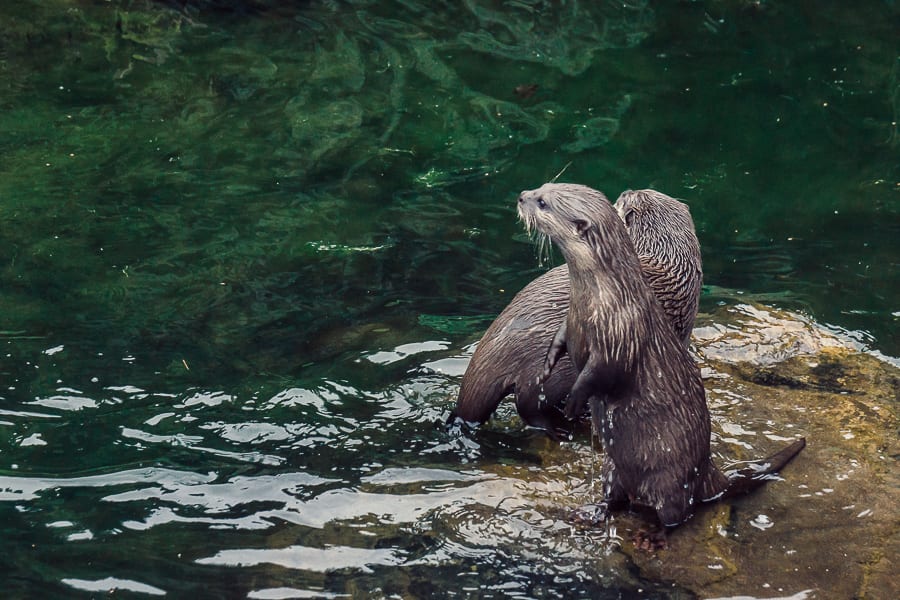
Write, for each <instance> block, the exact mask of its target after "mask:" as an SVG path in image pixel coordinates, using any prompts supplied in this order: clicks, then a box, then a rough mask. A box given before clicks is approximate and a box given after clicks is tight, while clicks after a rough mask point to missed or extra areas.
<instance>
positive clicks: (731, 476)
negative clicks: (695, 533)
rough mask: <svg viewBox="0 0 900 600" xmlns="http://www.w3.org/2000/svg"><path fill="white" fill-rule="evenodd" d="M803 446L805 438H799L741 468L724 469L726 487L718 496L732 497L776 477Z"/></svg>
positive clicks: (747, 491)
mask: <svg viewBox="0 0 900 600" xmlns="http://www.w3.org/2000/svg"><path fill="white" fill-rule="evenodd" d="M805 447H806V438H800V439H799V440H797V441H796V442H793V443H792V444H789V445H788V446H787V447H786V448H784V449H783V450H781V451H779V452H776V453H775V454H773V455H772V456H770V457H769V458H766V459H764V460H759V461H754V462H752V463H749V464H748V465H747V466H745V467H744V468H742V469H736V470H733V471H726V473H725V476H726V477H728V487H727V488H725V490H724V491H723V492H722V493H721V495H720V496H718V498H719V499H721V498H734V497H735V496H740V495H742V494H747V493H749V492H752V491H753V490H755V489H756V488H758V487H759V486H761V485H762V484H764V483H765V482H767V481H770V480H772V479H778V472H779V471H780V470H781V469H783V468H784V466H785V465H787V464H788V463H789V462H791V460H793V458H794V457H795V456H797V455H798V454H799V453H800V451H801V450H803V448H805Z"/></svg>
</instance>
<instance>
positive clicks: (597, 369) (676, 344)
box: [519, 184, 805, 527]
mask: <svg viewBox="0 0 900 600" xmlns="http://www.w3.org/2000/svg"><path fill="white" fill-rule="evenodd" d="M519 216H520V217H521V219H522V220H523V222H524V223H525V226H526V228H527V229H529V230H533V231H537V232H539V233H541V234H543V235H546V236H548V237H549V238H550V239H551V240H552V242H553V243H554V244H555V245H556V246H557V247H558V248H559V249H560V250H561V251H562V253H563V255H564V256H565V259H566V263H567V265H568V267H569V280H570V286H571V298H570V304H569V310H568V312H567V315H566V320H565V323H564V325H563V326H562V327H561V328H560V332H559V333H558V334H557V336H556V337H555V339H554V342H553V344H552V345H551V349H550V351H549V352H548V357H547V365H546V368H547V370H548V371H550V372H552V370H553V368H554V367H555V364H554V359H555V358H557V357H558V356H561V355H563V354H568V355H569V357H570V358H571V360H572V363H573V364H574V367H575V369H576V371H577V372H578V374H577V376H576V379H575V383H574V384H573V386H572V390H571V392H570V394H569V397H568V399H567V401H566V409H565V412H566V414H567V416H569V417H574V416H577V415H579V414H580V413H581V412H582V411H583V410H584V407H585V406H586V405H588V404H589V406H590V411H591V417H592V420H593V422H594V426H595V428H596V430H597V432H598V433H599V435H600V437H601V439H602V441H603V446H604V451H605V456H604V463H603V468H602V478H603V482H604V486H605V492H606V493H605V496H606V503H607V505H610V506H616V505H621V504H625V503H628V502H630V503H632V504H635V505H639V506H645V507H649V508H651V509H652V510H653V511H654V512H655V513H656V516H657V517H658V519H659V522H660V524H662V525H663V526H664V527H674V526H676V525H678V524H680V523H683V522H684V521H685V520H686V519H687V518H689V517H690V516H691V515H692V514H693V511H694V507H695V506H696V505H697V504H698V503H700V502H703V501H709V500H715V499H718V498H721V497H723V496H730V495H734V494H736V493H742V492H746V491H750V490H751V489H753V488H755V487H757V486H758V485H761V484H762V483H763V482H764V481H765V480H766V476H768V475H771V474H772V473H774V472H776V471H777V470H779V469H780V468H782V467H783V466H784V465H785V464H787V462H788V461H790V460H791V459H792V458H793V457H794V456H795V455H796V454H797V453H798V452H799V451H800V450H801V449H802V448H803V446H804V445H805V441H803V440H798V441H797V442H795V443H794V444H792V445H791V446H789V447H788V448H786V449H785V450H783V451H782V452H780V453H778V454H776V455H775V456H773V457H772V458H771V459H769V461H768V463H769V464H768V465H758V468H757V469H748V470H747V471H745V472H738V473H737V474H735V475H734V477H733V478H729V477H727V476H726V475H725V474H723V473H722V472H721V471H720V470H719V469H718V468H717V467H716V465H715V464H713V462H712V459H711V456H710V417H709V410H708V408H707V404H706V395H705V391H704V389H703V384H702V382H701V379H700V373H699V370H698V368H697V366H696V365H695V363H694V360H693V358H692V357H691V356H690V354H689V353H688V350H687V348H686V347H685V344H684V343H683V341H682V340H681V339H679V337H678V336H677V334H676V333H675V331H674V330H673V328H672V326H671V324H670V322H669V320H668V317H667V316H666V313H665V311H664V310H663V308H662V305H661V304H660V302H659V301H658V300H657V299H656V297H655V295H654V294H653V292H652V291H651V290H650V287H649V286H648V285H647V282H646V280H645V279H644V276H643V274H642V271H641V264H640V261H639V259H638V255H637V253H636V251H635V249H634V245H633V244H632V241H631V238H630V237H629V236H628V234H627V232H626V230H625V227H624V226H623V223H622V220H621V219H620V218H619V216H618V215H617V214H616V212H615V210H613V208H612V207H611V206H610V205H609V203H608V202H606V200H605V198H604V197H603V195H602V194H600V193H599V192H597V191H596V190H593V189H591V188H588V187H585V186H580V185H574V184H546V185H544V186H542V187H540V188H538V189H537V190H531V191H525V192H522V194H521V195H520V196H519ZM749 471H753V474H752V476H751V475H750V474H749Z"/></svg>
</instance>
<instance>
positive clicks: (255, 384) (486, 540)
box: [0, 0, 900, 598]
mask: <svg viewBox="0 0 900 600" xmlns="http://www.w3.org/2000/svg"><path fill="white" fill-rule="evenodd" d="M658 4H661V6H657V5H656V4H653V5H649V4H644V3H640V2H624V3H611V2H609V3H607V2H597V3H589V2H585V3H577V2H560V3H556V2H552V3H551V2H538V1H535V0H532V1H528V0H525V1H521V2H486V1H477V0H471V1H468V2H440V3H435V2H431V3H426V2H413V1H397V2H374V1H358V2H334V1H328V2H302V3H301V2H298V3H289V4H286V3H278V2H257V3H247V4H242V3H228V2H209V3H188V4H187V6H186V7H183V6H182V3H176V2H172V3H162V2H161V3H152V2H140V1H135V2H126V1H124V0H122V1H116V2H99V1H98V2H91V1H87V0H80V1H77V0H70V1H61V0H55V1H52V2H4V3H2V5H0V156H2V161H0V223H2V227H0V248H2V251H0V258H2V261H0V343H2V345H3V352H2V354H0V499H2V500H3V502H0V515H2V516H0V522H2V523H3V525H2V528H3V531H2V536H0V554H2V556H3V559H2V561H3V564H5V565H6V568H5V569H4V571H5V574H6V586H7V587H6V588H5V589H8V590H10V592H9V593H10V594H13V596H22V597H39V596H46V597H58V596H63V597H65V596H68V595H70V594H76V593H77V590H82V591H85V593H88V592H91V591H93V592H94V593H95V594H97V595H102V594H103V593H104V592H106V591H109V590H111V589H114V588H115V589H119V590H129V589H130V590H131V591H133V592H135V593H136V594H137V595H145V594H149V595H153V594H159V593H162V592H165V593H167V594H168V595H169V596H171V597H184V596H185V595H187V594H188V593H193V594H197V595H200V596H206V595H208V596H210V597H226V596H232V595H233V596H236V597H245V596H247V594H250V593H253V594H255V595H256V597H301V596H302V595H303V594H304V593H306V594H307V595H309V594H312V595H316V594H318V595H321V596H330V597H335V596H340V595H341V594H356V595H358V596H360V597H380V596H389V595H406V597H428V596H431V595H437V596H443V595H449V594H450V592H451V591H454V592H455V593H456V594H457V595H459V596H463V597H464V596H466V595H473V596H477V595H489V594H493V595H494V596H502V595H518V596H522V597H563V596H569V597H595V598H596V597H610V598H613V597H622V596H624V597H631V595H632V594H638V591H637V590H639V589H640V590H644V592H647V591H648V590H649V591H650V592H653V593H657V594H665V595H675V596H678V595H679V594H680V593H681V592H679V591H678V590H671V589H670V588H669V587H668V586H666V585H665V584H663V583H654V582H646V581H636V580H635V579H634V578H633V576H632V575H630V574H628V573H621V572H619V571H617V569H615V568H613V567H611V566H608V565H607V566H604V565H603V564H602V563H601V566H599V567H597V566H585V565H584V564H582V563H579V562H578V561H575V560H574V559H573V558H572V555H570V554H564V555H565V559H561V560H554V559H553V558H552V556H553V552H554V549H553V547H552V546H553V544H548V543H547V542H546V541H544V540H534V539H529V540H526V541H523V540H522V539H521V535H519V534H520V533H521V530H520V529H516V526H515V525H514V524H515V523H518V521H517V519H523V518H524V517H523V516H522V515H521V514H515V515H512V516H511V517H510V519H509V523H512V524H513V525H510V528H511V531H492V530H490V529H486V530H480V529H479V527H480V526H482V525H483V523H482V521H481V518H482V516H481V512H479V511H482V510H484V509H485V506H486V505H485V504H483V503H479V502H474V503H473V502H472V501H470V500H467V498H468V496H467V495H466V494H467V492H466V490H467V486H471V487H472V489H481V488H479V487H478V486H479V485H482V486H483V485H488V487H489V484H485V482H484V477H485V475H484V473H485V471H484V469H488V470H489V469H490V468H491V465H496V464H506V465H509V464H512V465H526V466H527V465H529V464H532V463H534V462H535V461H536V460H538V459H536V458H535V453H536V452H537V448H540V447H543V446H542V444H543V441H542V440H540V439H538V438H536V437H535V436H533V435H532V434H530V433H527V432H522V431H520V432H513V433H511V434H508V435H502V436H496V435H492V434H490V433H485V434H483V435H480V436H475V437H473V438H471V439H470V438H462V439H460V438H456V437H453V436H452V435H450V434H448V433H447V432H446V431H445V430H444V429H443V428H442V427H441V426H440V425H438V423H439V422H440V421H441V420H442V419H443V418H444V417H445V416H446V414H447V412H448V410H449V408H450V406H451V405H452V401H453V397H454V395H455V392H456V389H457V386H458V374H459V373H460V372H461V369H462V368H464V360H465V359H464V356H465V353H464V352H463V348H464V347H466V346H467V345H468V344H470V343H471V342H472V341H474V340H475V339H477V337H478V335H479V334H480V332H481V331H483V330H484V328H486V326H487V324H488V323H489V322H490V320H491V318H492V317H493V316H494V315H495V314H496V313H497V312H499V310H500V309H502V307H503V306H504V305H505V304H506V303H507V302H508V301H509V299H510V298H511V297H512V295H513V294H514V293H515V291H516V290H518V289H519V288H521V287H522V286H523V285H524V284H525V283H526V282H527V281H529V280H530V279H531V278H533V277H534V276H535V275H536V274H538V273H539V272H540V271H541V269H540V268H539V267H538V265H537V261H536V259H535V251H534V248H533V246H532V245H531V244H530V242H529V241H528V239H527V238H526V237H525V236H524V234H523V232H522V230H521V225H520V224H518V223H517V222H516V219H515V211H514V204H515V202H514V201H515V197H516V194H517V193H518V191H520V190H522V189H525V188H532V187H537V186H538V185H540V184H541V183H543V182H545V181H547V180H549V179H551V178H553V177H554V176H555V175H557V174H558V173H559V172H560V171H561V170H563V169H564V168H566V170H565V173H564V174H563V176H562V177H561V180H564V181H575V182H580V183H585V184H588V185H591V186H593V187H596V188H598V189H602V190H604V191H606V192H607V194H608V195H610V196H613V197H615V196H616V195H618V193H619V192H620V191H621V190H623V189H625V188H629V187H631V188H639V187H655V188H657V189H660V190H662V191H665V192H667V193H669V194H671V195H674V196H677V197H680V198H683V199H685V200H686V201H687V202H688V203H689V204H690V206H691V210H692V213H693V216H694V220H695V222H696V224H697V228H698V234H699V237H700V241H701V244H702V247H703V258H704V270H705V283H706V284H707V285H709V286H711V287H710V289H711V290H714V289H718V288H724V289H729V290H736V292H735V293H738V294H742V295H744V296H746V297H747V298H752V299H756V300H760V301H764V302H766V303H768V304H771V305H773V306H777V307H781V308H789V309H793V310H799V311H801V312H804V313H805V314H807V315H809V316H811V317H812V318H814V319H816V320H817V321H819V322H821V323H827V324H829V325H830V326H832V327H834V328H836V329H841V330H846V331H849V332H851V334H852V335H853V336H854V337H856V338H857V339H859V340H860V341H862V342H863V343H864V344H866V345H867V346H869V347H870V348H872V349H873V350H875V351H878V352H880V353H883V354H886V355H888V356H897V355H898V354H900V339H898V336H897V332H898V320H900V317H898V315H900V312H898V311H900V307H898V305H897V298H898V292H900V284H898V268H897V267H898V252H897V241H896V240H897V238H898V235H900V204H898V197H900V153H898V148H900V132H898V129H897V121H898V119H900V63H898V59H900V41H898V40H900V38H898V36H897V31H900V8H898V6H897V4H896V3H895V2H875V1H864V2H856V3H852V4H848V3H841V2H827V3H822V2H818V3H812V2H805V3H802V2H801V3H797V2H774V1H770V2H766V1H763V2H745V1H738V0H734V1H707V2H681V3H658ZM530 84H536V85H537V88H536V91H534V93H533V94H532V95H528V94H517V93H516V92H515V90H516V88H517V86H522V85H526V86H527V85H530ZM557 259H558V257H557ZM715 301H716V299H715V294H714V293H709V294H707V295H706V296H705V298H704V300H703V302H704V303H705V305H706V306H707V307H709V306H711V305H712V304H713V303H714V302H715ZM461 365H462V366H461ZM448 373H449V375H448ZM489 479H490V478H488V480H489ZM488 492H490V489H488V491H487V492H484V493H488ZM472 493H473V494H475V495H476V496H477V494H476V493H475V492H472ZM417 503H418V504H417ZM525 521H526V522H527V519H525ZM479 524H481V525H479ZM531 525H532V527H536V526H535V525H534V523H532V524H531ZM537 530H538V531H539V530H540V528H539V527H538V528H537ZM517 532H518V533H517ZM517 536H518V537H517ZM516 540H518V541H516ZM554 543H559V544H561V543H563V542H559V541H558V540H557V542H554ZM475 572H477V573H478V578H477V580H475V581H474V583H473V585H474V588H472V589H474V590H478V589H479V587H480V589H481V591H480V592H477V591H472V590H471V589H469V590H468V591H466V590H467V589H468V588H465V586H462V587H461V585H462V584H460V583H459V574H460V573H464V574H469V575H471V574H472V573H475ZM109 578H112V579H109ZM287 589H291V590H294V591H295V592H296V594H299V596H298V595H295V596H291V595H289V593H288V592H278V590H287ZM266 590H268V591H266ZM654 590H655V591H654ZM279 593H282V594H283V595H281V596H279V595H278V594H279ZM265 594H269V595H268V596H266V595H265Z"/></svg>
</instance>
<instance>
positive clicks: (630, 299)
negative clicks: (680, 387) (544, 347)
mask: <svg viewBox="0 0 900 600" xmlns="http://www.w3.org/2000/svg"><path fill="white" fill-rule="evenodd" d="M608 229H611V230H612V233H611V232H604V236H602V237H601V235H600V234H599V232H598V231H596V230H595V229H594V228H591V229H589V230H587V231H585V232H584V233H583V234H582V235H581V237H580V240H579V243H578V244H576V245H573V246H567V245H563V246H562V248H563V254H564V255H565V257H566V263H568V265H569V280H570V286H571V291H570V302H569V313H568V317H567V320H568V324H569V326H568V331H569V335H570V336H572V335H574V336H577V337H593V338H599V337H601V336H600V335H599V332H600V331H601V330H602V338H603V339H604V340H605V343H602V344H591V343H585V341H586V340H573V341H574V342H575V343H574V344H572V345H570V346H569V347H570V349H571V348H576V351H575V352H574V353H573V359H574V361H575V364H576V366H578V367H579V368H582V367H583V366H584V362H585V361H586V360H587V358H588V357H587V356H579V354H581V352H579V350H578V349H581V350H583V349H586V348H593V349H594V351H598V352H602V353H604V356H602V357H598V358H601V359H603V360H605V361H608V362H609V363H611V364H618V365H621V366H622V367H623V368H624V369H625V370H631V369H632V368H633V365H635V364H636V361H637V352H638V348H639V347H640V344H639V341H640V340H638V335H639V334H638V332H639V331H641V330H642V328H643V327H646V324H644V325H641V324H640V323H638V321H641V320H647V319H650V320H654V316H653V315H651V314H648V313H649V312H651V311H648V310H647V307H648V306H650V305H651V303H652V302H655V300H654V299H653V298H648V296H649V295H651V294H652V293H651V292H650V291H649V288H648V287H647V285H646V284H645V283H644V279H643V275H642V274H641V268H640V263H639V262H638V259H637V255H636V254H635V253H634V250H633V247H632V243H631V240H630V239H629V238H628V236H627V234H625V231H624V228H622V227H620V228H618V229H616V228H608ZM620 229H621V232H620V231H619V230H620ZM617 233H621V235H617V237H618V238H619V239H618V240H615V241H612V240H609V239H606V240H604V239H603V238H604V237H606V238H609V237H611V236H613V235H616V234H617ZM611 241H612V243H610V242H611ZM611 248H615V249H616V250H618V251H610V249H611Z"/></svg>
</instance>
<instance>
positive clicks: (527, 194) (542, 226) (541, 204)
mask: <svg viewBox="0 0 900 600" xmlns="http://www.w3.org/2000/svg"><path fill="white" fill-rule="evenodd" d="M518 203H519V218H520V219H521V220H522V221H523V222H524V224H525V229H526V231H528V232H529V233H533V232H536V233H538V234H541V235H544V236H546V237H548V238H550V240H551V241H552V242H553V243H554V244H556V246H558V247H559V249H560V250H562V253H563V255H564V256H565V257H566V262H567V263H569V267H570V268H571V267H577V266H578V265H579V264H581V263H583V261H587V262H588V264H592V263H594V262H596V260H597V256H598V254H599V255H601V258H602V254H604V252H605V249H610V248H614V247H616V246H617V245H618V244H621V243H625V244H627V245H628V246H631V241H630V240H629V239H628V235H627V233H626V232H625V229H624V227H623V226H622V221H621V220H620V219H619V217H618V216H617V215H616V212H615V210H613V208H612V205H610V203H609V201H608V200H607V199H606V196H604V195H603V193H602V192H598V191H597V190H595V189H592V188H589V187H587V186H584V185H577V184H573V183H545V184H544V185H542V186H541V187H539V188H537V189H536V190H526V191H524V192H522V193H521V194H519V202H518ZM610 237H612V238H614V239H612V240H609V242H612V243H607V240H606V239H605V238H610Z"/></svg>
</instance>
